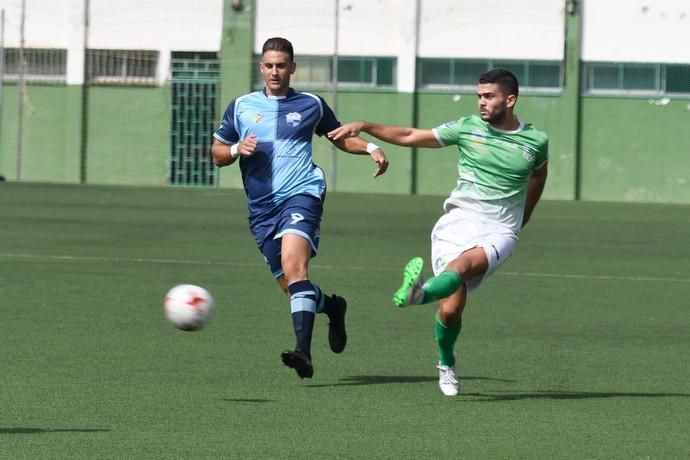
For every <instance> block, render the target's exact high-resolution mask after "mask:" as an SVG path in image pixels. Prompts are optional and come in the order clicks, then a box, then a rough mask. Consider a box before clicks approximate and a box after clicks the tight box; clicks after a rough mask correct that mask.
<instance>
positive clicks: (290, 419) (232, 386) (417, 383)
mask: <svg viewBox="0 0 690 460" xmlns="http://www.w3.org/2000/svg"><path fill="white" fill-rule="evenodd" d="M442 200H443V197H409V196H392V195H380V196H374V195H356V194H331V195H330V196H329V197H328V199H327V202H326V212H325V216H324V222H323V225H322V240H321V248H320V253H319V256H318V257H317V258H316V259H314V260H313V262H312V267H311V277H312V279H313V281H314V282H316V283H317V284H319V285H320V286H321V287H322V288H323V289H324V291H325V292H327V293H331V292H336V293H338V294H339V295H343V296H345V297H346V298H347V299H348V302H349V309H348V317H347V319H348V327H349V336H350V341H349V344H348V348H347V350H346V351H345V352H344V353H343V354H342V355H334V354H332V353H331V352H330V351H329V349H328V344H327V340H326V335H327V320H326V318H324V317H321V316H320V317H318V318H317V324H316V328H315V331H314V345H313V350H312V354H313V359H314V367H315V374H314V378H313V379H311V380H300V379H298V378H297V377H296V375H295V374H294V371H292V370H290V369H287V368H285V367H284V366H283V365H282V364H281V362H280V352H281V351H282V350H283V349H286V348H290V347H292V346H294V337H293V333H292V327H291V321H290V313H289V304H288V302H287V299H286V298H285V297H284V296H283V294H282V292H281V291H280V290H279V288H278V286H277V284H276V283H275V282H274V281H273V280H272V277H271V275H270V273H269V272H268V270H267V268H266V267H265V265H264V263H263V259H262V257H261V255H260V253H259V252H258V250H257V249H256V247H255V245H254V242H253V239H252V238H251V236H250V234H249V231H248V227H247V222H246V210H245V200H244V197H243V195H242V193H241V192H240V191H232V190H208V189H184V188H150V189H147V188H124V187H122V188H120V187H95V186H67V185H43V184H13V183H5V184H0V350H2V355H1V357H0V395H1V396H0V398H1V399H0V458H8V459H36V458H69V459H78V458H83V459H94V458H142V459H148V458H195V459H196V458H238V459H250V458H252V459H253V458H257V459H262V458H265V459H292V458H294V459H297V458H310V459H311V458H313V459H326V458H329V459H330V458H333V459H338V458H343V459H345V458H357V459H378V458H381V459H383V458H395V459H421V458H468V459H475V458H476V459H675V458H678V459H681V458H688V457H690V442H689V441H688V439H689V438H688V425H689V424H690V415H689V414H690V358H688V356H690V321H689V318H690V301H689V300H688V299H690V244H688V237H689V235H690V207H688V206H664V205H632V204H610V203H582V202H555V201H554V202H549V201H546V202H543V203H541V204H540V205H539V207H538V208H537V211H536V213H535V215H534V217H533V221H532V222H531V223H530V225H529V226H528V227H527V228H526V230H525V231H524V232H523V234H522V236H521V240H520V243H519V244H518V247H517V250H516V252H515V253H514V254H513V256H512V258H511V259H510V260H509V261H508V262H507V263H506V264H505V265H504V266H503V267H501V269H500V270H499V271H498V272H497V273H496V274H494V275H493V276H492V277H491V278H490V279H489V280H488V281H487V282H486V283H485V284H484V285H483V286H482V287H481V289H479V290H478V291H476V292H475V293H474V294H473V295H472V296H471V297H470V301H469V303H468V307H467V309H466V312H465V315H464V317H463V333H462V336H461V338H460V344H459V347H458V348H457V352H458V359H459V369H458V371H459V375H460V377H461V379H462V383H463V386H464V393H463V395H461V396H459V397H456V398H447V397H444V396H442V395H441V393H440V391H439V390H438V387H437V371H436V369H435V361H436V359H437V355H436V347H435V340H434V335H433V330H434V329H433V316H434V308H435V307H434V306H433V305H427V306H416V307H409V308H407V309H402V310H401V309H396V308H395V307H393V306H392V303H391V295H392V292H393V291H395V289H397V287H398V284H399V280H400V274H401V270H402V267H403V266H404V264H405V262H406V261H407V260H408V259H409V258H410V257H411V256H414V255H421V256H423V257H424V258H425V260H427V261H428V253H429V247H430V243H429V232H430V230H431V228H432V226H433V223H434V222H435V220H436V218H437V217H438V215H439V213H440V212H441V203H442ZM180 283H193V284H199V285H201V286H204V287H205V288H207V289H208V290H209V291H210V292H211V293H212V294H213V296H214V297H215V300H216V311H215V315H214V317H213V318H212V320H211V322H210V323H209V325H208V327H207V328H206V329H204V330H202V331H199V332H192V333H190V332H181V331H178V330H176V329H174V328H173V327H172V326H171V325H170V324H169V323H168V322H167V321H166V320H165V318H164V315H163V309H162V300H163V296H164V294H165V292H166V291H167V290H168V289H170V288H171V287H172V286H174V285H176V284H180Z"/></svg>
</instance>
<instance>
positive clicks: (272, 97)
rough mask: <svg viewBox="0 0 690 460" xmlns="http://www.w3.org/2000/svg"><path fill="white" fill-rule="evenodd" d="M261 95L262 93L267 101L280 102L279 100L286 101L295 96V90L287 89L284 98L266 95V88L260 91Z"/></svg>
mask: <svg viewBox="0 0 690 460" xmlns="http://www.w3.org/2000/svg"><path fill="white" fill-rule="evenodd" d="M261 92H262V93H264V96H266V97H267V98H268V99H273V100H278V101H279V100H281V99H287V98H289V97H291V96H292V95H293V94H295V90H294V89H292V88H288V92H287V94H286V95H285V96H269V95H268V93H266V88H265V87H264V89H262V90H261Z"/></svg>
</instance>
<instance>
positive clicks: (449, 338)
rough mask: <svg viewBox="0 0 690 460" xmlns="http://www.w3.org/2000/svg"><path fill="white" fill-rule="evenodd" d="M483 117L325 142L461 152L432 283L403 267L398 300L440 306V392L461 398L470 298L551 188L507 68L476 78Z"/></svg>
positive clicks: (541, 140)
mask: <svg viewBox="0 0 690 460" xmlns="http://www.w3.org/2000/svg"><path fill="white" fill-rule="evenodd" d="M477 98H478V99H477V101H478V106H479V115H478V116H477V115H470V116H467V117H462V118H460V119H458V120H454V121H451V122H448V123H445V124H443V125H441V126H438V127H437V128H434V129H417V128H408V127H403V126H394V125H383V124H376V123H370V122H367V121H358V122H353V123H348V124H345V125H343V126H341V127H339V128H337V129H335V130H333V131H331V132H330V133H329V134H328V135H329V137H330V138H331V139H333V140H337V139H340V138H345V137H352V136H357V135H359V133H360V132H366V133H369V134H371V135H372V136H375V137H377V138H379V139H381V140H384V141H386V142H390V143H392V144H397V145H402V146H408V147H428V148H440V147H447V146H451V145H456V146H457V147H458V150H459V153H460V155H459V159H458V180H457V185H456V187H455V188H454V189H453V191H452V192H451V193H450V196H449V197H448V199H446V201H445V203H444V205H443V209H444V214H443V215H442V216H441V218H439V220H438V221H437V222H436V225H435V226H434V229H433V230H432V232H431V243H432V250H431V262H432V269H433V272H434V275H435V276H433V277H431V278H429V279H428V280H426V281H425V280H424V279H423V277H422V271H423V267H424V260H423V259H422V258H421V257H415V258H413V259H412V260H410V261H409V262H408V263H407V265H406V266H405V270H404V274H403V283H402V286H401V287H400V289H398V291H397V292H396V293H395V294H394V296H393V303H394V304H395V305H397V306H398V307H405V306H407V305H410V304H425V303H429V302H433V301H436V300H438V301H439V304H440V306H439V309H438V312H437V314H436V317H435V329H436V341H437V343H438V353H439V363H438V366H437V367H438V369H439V387H440V388H441V391H442V392H443V394H445V395H447V396H455V395H457V394H458V393H460V391H461V388H460V382H459V381H458V378H457V375H456V373H455V352H454V349H455V343H456V342H457V339H458V337H459V335H460V328H461V326H462V312H463V310H464V308H465V304H466V302H467V295H468V293H469V292H471V291H472V290H473V289H476V288H477V287H478V286H479V285H480V284H481V282H482V281H484V280H485V279H486V278H488V277H489V276H490V275H491V274H492V273H493V272H494V271H496V269H497V268H498V267H499V266H500V265H502V264H503V263H504V262H505V261H506V259H508V257H509V256H510V255H511V253H512V252H513V249H514V248H515V245H516V243H517V240H518V235H519V234H520V230H521V229H522V227H524V226H525V224H526V223H527V221H528V220H529V218H530V216H531V215H532V212H533V211H534V208H535V206H536V205H537V202H538V201H539V198H540V197H541V193H542V191H543V189H544V184H545V183H546V175H547V160H548V138H547V136H546V134H545V133H544V132H543V131H540V130H538V129H536V128H535V127H534V126H532V125H530V124H527V123H524V122H523V121H522V120H520V119H519V118H518V117H517V115H515V114H514V113H513V110H514V109H515V104H516V102H517V98H518V82H517V79H516V78H515V76H514V75H513V74H512V73H510V72H509V71H507V70H505V69H493V70H490V71H488V72H486V73H484V74H482V75H480V77H479V85H478V87H477Z"/></svg>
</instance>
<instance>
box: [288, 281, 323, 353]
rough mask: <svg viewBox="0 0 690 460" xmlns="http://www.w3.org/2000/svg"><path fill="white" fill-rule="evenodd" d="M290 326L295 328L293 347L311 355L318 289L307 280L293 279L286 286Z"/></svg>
mask: <svg viewBox="0 0 690 460" xmlns="http://www.w3.org/2000/svg"><path fill="white" fill-rule="evenodd" d="M288 292H289V293H290V311H291V312H292V326H293V328H294V330H295V338H296V340H297V345H296V346H295V348H297V349H298V350H302V351H303V352H305V353H307V354H308V355H310V356H311V335H312V331H313V330H314V317H315V316H316V305H317V302H316V301H317V294H320V291H319V290H318V288H317V287H316V286H314V285H313V284H311V281H309V280H302V281H295V282H294V283H292V284H290V285H289V286H288Z"/></svg>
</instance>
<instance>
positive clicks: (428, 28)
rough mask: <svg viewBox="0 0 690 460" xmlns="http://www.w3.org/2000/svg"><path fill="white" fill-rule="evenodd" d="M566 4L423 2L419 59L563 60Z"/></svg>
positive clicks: (536, 0)
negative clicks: (420, 57)
mask: <svg viewBox="0 0 690 460" xmlns="http://www.w3.org/2000/svg"><path fill="white" fill-rule="evenodd" d="M564 13H565V1H564V0H516V1H506V0H482V1H476V0H425V1H423V2H422V11H421V25H420V40H419V55H420V56H422V57H459V58H495V59H530V60H555V61H558V60H561V59H562V58H563V49H564V44H563V42H564V38H565V27H564Z"/></svg>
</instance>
